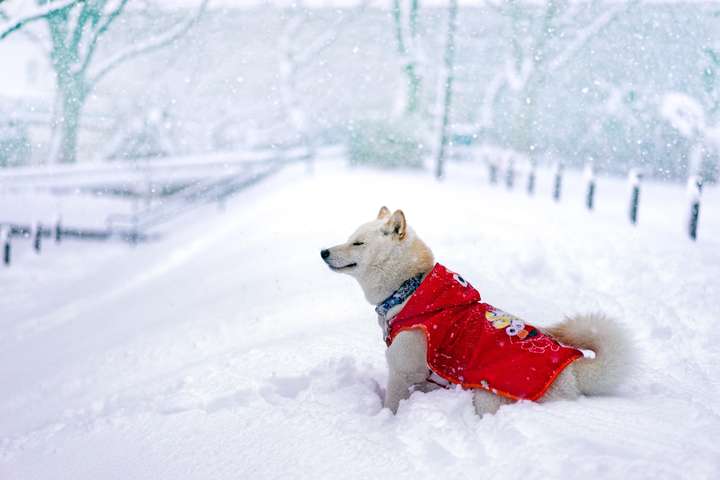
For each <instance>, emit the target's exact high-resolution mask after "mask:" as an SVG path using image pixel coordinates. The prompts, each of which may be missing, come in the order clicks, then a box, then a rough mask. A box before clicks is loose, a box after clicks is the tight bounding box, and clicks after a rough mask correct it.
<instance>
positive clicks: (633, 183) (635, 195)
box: [628, 168, 642, 225]
mask: <svg viewBox="0 0 720 480" xmlns="http://www.w3.org/2000/svg"><path fill="white" fill-rule="evenodd" d="M641 179H642V173H640V171H639V170H636V169H634V168H633V169H632V170H630V174H629V175H628V180H629V182H630V189H631V191H630V212H629V213H630V223H632V224H633V225H637V220H638V218H637V215H638V205H639V204H640V180H641Z"/></svg>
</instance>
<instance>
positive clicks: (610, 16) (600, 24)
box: [549, 0, 638, 71]
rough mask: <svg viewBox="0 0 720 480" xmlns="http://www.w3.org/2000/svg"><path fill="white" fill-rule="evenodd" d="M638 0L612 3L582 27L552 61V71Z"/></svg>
mask: <svg viewBox="0 0 720 480" xmlns="http://www.w3.org/2000/svg"><path fill="white" fill-rule="evenodd" d="M637 3H638V1H637V0H636V1H633V2H629V3H627V4H625V5H623V4H612V5H610V7H609V8H608V9H607V10H606V11H605V12H603V13H601V14H600V15H598V16H597V17H596V18H595V19H594V20H593V21H592V22H591V23H590V25H588V26H587V27H585V28H583V29H581V30H580V31H579V32H578V33H577V35H576V36H575V39H574V40H573V41H572V42H570V43H569V44H568V45H567V46H566V47H565V48H564V49H563V51H562V52H560V54H559V55H558V56H557V57H555V58H554V59H553V60H552V61H551V62H550V65H549V67H550V71H554V70H556V69H558V68H560V67H562V66H563V65H564V64H565V63H567V61H568V60H570V59H571V58H572V57H573V56H574V55H575V54H577V53H578V52H579V51H580V50H582V49H583V47H585V45H587V43H588V42H589V41H590V40H591V39H592V38H593V37H594V36H596V35H597V34H598V33H600V32H601V31H602V30H603V29H604V28H605V27H607V26H608V25H610V24H611V23H612V22H613V21H614V20H615V19H616V18H617V17H618V16H619V15H620V14H621V13H624V12H626V11H628V10H629V9H630V8H632V7H633V6H634V5H635V4H637Z"/></svg>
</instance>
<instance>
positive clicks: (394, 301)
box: [375, 273, 425, 323]
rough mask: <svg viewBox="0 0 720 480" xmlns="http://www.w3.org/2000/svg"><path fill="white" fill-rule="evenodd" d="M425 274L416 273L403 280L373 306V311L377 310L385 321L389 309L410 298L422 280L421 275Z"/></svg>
mask: <svg viewBox="0 0 720 480" xmlns="http://www.w3.org/2000/svg"><path fill="white" fill-rule="evenodd" d="M423 275H425V274H424V273H418V274H417V275H415V276H414V277H412V278H411V279H409V280H405V282H403V284H402V285H400V288H398V289H397V290H395V291H394V292H393V294H392V295H390V296H389V297H388V298H386V299H385V300H383V301H382V303H380V304H379V305H378V306H377V307H375V312H377V314H378V316H379V317H380V318H381V319H382V320H384V321H385V322H386V323H387V317H386V315H387V313H388V311H390V309H391V308H393V307H395V306H397V305H400V304H401V303H403V302H404V301H405V300H407V299H408V298H410V295H412V294H413V293H415V290H417V288H418V287H419V286H420V283H421V282H422V277H423Z"/></svg>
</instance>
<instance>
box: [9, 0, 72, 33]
mask: <svg viewBox="0 0 720 480" xmlns="http://www.w3.org/2000/svg"><path fill="white" fill-rule="evenodd" d="M84 1H85V0H58V1H56V2H50V3H47V4H45V5H41V6H39V7H37V8H35V9H33V10H32V11H30V12H28V13H25V14H21V15H18V16H17V17H16V18H10V19H9V20H7V21H5V22H4V23H3V24H2V25H0V40H2V39H4V38H5V37H7V36H8V35H10V34H11V33H13V32H15V31H17V30H20V29H21V28H23V27H24V26H25V25H27V24H29V23H32V22H35V21H37V20H42V19H43V18H47V17H48V16H50V15H52V14H54V13H55V12H59V11H60V10H65V9H67V8H72V7H73V6H74V5H75V4H78V3H83V2H84ZM3 16H5V15H3Z"/></svg>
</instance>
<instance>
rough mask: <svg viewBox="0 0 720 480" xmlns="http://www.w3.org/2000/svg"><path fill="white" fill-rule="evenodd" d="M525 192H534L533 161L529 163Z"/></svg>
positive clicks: (530, 193)
mask: <svg viewBox="0 0 720 480" xmlns="http://www.w3.org/2000/svg"><path fill="white" fill-rule="evenodd" d="M527 193H528V195H534V194H535V164H534V163H531V164H530V169H529V170H528V178H527Z"/></svg>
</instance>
